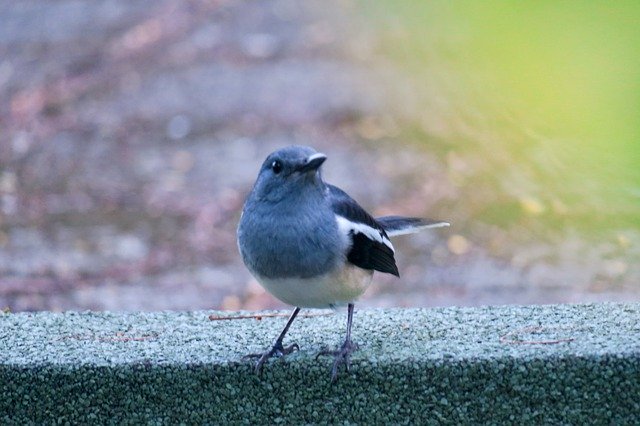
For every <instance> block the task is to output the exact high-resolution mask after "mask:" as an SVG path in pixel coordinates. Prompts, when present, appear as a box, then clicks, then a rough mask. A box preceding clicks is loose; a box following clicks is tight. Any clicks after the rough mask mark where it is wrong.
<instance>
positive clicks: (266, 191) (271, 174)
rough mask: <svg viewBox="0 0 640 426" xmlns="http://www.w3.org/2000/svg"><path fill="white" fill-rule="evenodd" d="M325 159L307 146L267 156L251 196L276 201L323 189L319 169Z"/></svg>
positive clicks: (296, 146) (291, 148)
mask: <svg viewBox="0 0 640 426" xmlns="http://www.w3.org/2000/svg"><path fill="white" fill-rule="evenodd" d="M326 159H327V156H326V155H324V154H322V153H319V152H317V151H316V150H315V149H313V148H310V147H308V146H299V145H293V146H288V147H286V148H282V149H279V150H277V151H275V152H272V153H271V154H269V156H268V157H267V158H266V160H264V163H262V167H261V168H260V173H259V174H258V179H257V180H256V183H255V185H254V188H253V191H254V196H256V197H257V198H258V199H260V200H265V201H271V202H278V201H280V200H282V199H283V198H284V197H287V196H298V195H303V194H304V193H305V192H308V191H311V190H313V189H321V188H322V187H323V185H324V184H323V183H322V178H321V177H320V166H321V165H322V163H324V161H325V160H326Z"/></svg>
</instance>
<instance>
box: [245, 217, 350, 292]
mask: <svg viewBox="0 0 640 426" xmlns="http://www.w3.org/2000/svg"><path fill="white" fill-rule="evenodd" d="M238 246H239V248H240V252H241V254H242V258H243V260H244V262H245V264H246V265H247V267H248V268H249V270H251V272H253V274H254V275H256V277H258V276H260V277H265V278H271V279H275V278H294V277H296V278H309V277H313V276H317V275H320V274H323V273H326V272H327V271H330V270H333V269H334V268H335V267H336V266H337V265H338V264H340V263H342V262H343V261H344V257H345V250H346V248H345V247H344V241H343V239H342V238H341V235H340V233H339V232H338V226H337V224H336V221H335V218H334V215H333V213H331V212H330V211H323V209H322V208H303V209H293V210H291V209H290V210H284V209H274V208H269V209H260V208H256V209H253V210H251V211H245V212H243V215H242V218H241V220H240V225H239V227H238Z"/></svg>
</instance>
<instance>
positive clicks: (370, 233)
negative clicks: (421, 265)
mask: <svg viewBox="0 0 640 426" xmlns="http://www.w3.org/2000/svg"><path fill="white" fill-rule="evenodd" d="M336 222H338V229H339V230H340V233H341V234H342V235H343V236H344V237H345V238H349V234H350V233H351V232H352V231H353V232H354V233H359V234H364V235H365V236H366V237H367V238H369V239H370V240H373V241H377V242H379V243H382V244H384V245H385V246H387V247H389V248H390V249H391V251H392V252H394V253H395V250H394V249H393V245H392V244H391V241H389V239H388V238H387V237H385V236H384V234H383V233H382V231H380V230H378V229H375V228H372V227H370V226H369V225H366V224H364V223H356V222H351V221H350V220H349V219H347V218H344V217H342V216H339V215H336Z"/></svg>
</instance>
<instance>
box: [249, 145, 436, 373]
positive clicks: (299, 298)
mask: <svg viewBox="0 0 640 426" xmlns="http://www.w3.org/2000/svg"><path fill="white" fill-rule="evenodd" d="M326 158H327V157H326V156H325V155H324V154H320V153H318V152H316V151H315V150H314V149H313V148H310V147H305V146H289V147H286V148H282V149H280V150H278V151H276V152H273V153H272V154H270V155H269V156H268V157H267V158H266V159H265V161H264V163H263V164H262V167H261V168H260V172H259V174H258V178H257V179H256V182H255V184H254V186H253V189H252V191H251V193H250V194H249V196H248V198H247V201H246V203H245V205H244V209H243V211H242V216H241V219H240V223H239V225H238V247H239V249H240V253H241V255H242V259H243V261H244V263H245V265H246V266H247V268H248V269H249V271H251V273H252V274H253V275H254V276H255V277H256V279H257V280H258V281H259V282H260V283H261V284H262V285H263V286H264V287H265V288H266V289H267V290H268V291H269V292H271V293H272V294H273V295H274V296H276V297H277V298H278V299H280V300H282V301H284V302H285V303H288V304H291V305H294V306H296V310H294V312H293V314H292V316H291V318H290V319H289V321H288V323H287V326H286V327H285V329H284V330H283V332H282V333H281V334H280V336H279V337H278V339H276V341H275V342H274V344H273V346H272V348H271V349H270V350H269V351H267V352H265V353H263V354H257V356H258V357H259V358H260V359H259V361H258V363H257V365H256V370H257V371H260V370H261V368H262V365H263V364H264V362H265V361H266V360H267V359H268V358H269V357H271V356H274V355H278V354H279V355H286V354H287V353H289V352H291V351H292V350H294V349H295V347H296V345H291V346H289V347H284V346H283V345H282V340H283V338H284V335H285V334H286V332H287V330H288V329H289V326H290V325H291V323H292V322H293V320H294V318H295V317H296V315H297V313H298V312H299V310H300V307H312V308H326V307H334V306H339V305H345V304H346V305H348V312H349V316H348V323H347V338H346V340H345V343H344V344H343V345H342V347H341V348H340V349H339V350H337V351H324V352H323V353H325V354H329V353H330V354H333V355H335V357H336V360H335V363H334V366H333V370H332V378H333V379H334V380H335V378H336V374H337V369H338V367H339V366H340V365H346V366H347V367H348V364H349V355H350V353H351V352H352V351H353V350H355V348H356V345H355V344H354V343H353V342H352V341H351V320H352V316H353V306H354V305H353V302H354V300H355V299H357V298H358V297H359V296H360V295H362V293H364V291H365V290H366V289H367V287H368V286H369V284H370V282H371V277H372V275H373V272H374V271H380V272H384V273H389V274H393V275H396V276H399V272H398V268H397V266H396V262H395V251H394V249H393V245H392V244H391V241H390V240H389V236H395V235H402V234H407V233H412V232H417V231H419V230H421V229H425V228H432V227H439V226H448V223H446V222H439V221H433V220H427V219H420V218H407V217H402V216H385V217H381V218H378V219H375V218H373V217H372V216H371V215H370V214H369V213H367V212H366V211H365V210H364V209H363V208H362V207H360V205H359V204H358V203H357V202H356V201H355V200H353V199H352V198H351V197H350V196H349V195H348V194H347V193H345V192H344V191H342V190H341V189H340V188H338V187H336V186H333V185H330V184H327V183H325V182H324V181H323V180H322V177H321V173H320V166H321V165H322V164H323V163H324V161H325V160H326Z"/></svg>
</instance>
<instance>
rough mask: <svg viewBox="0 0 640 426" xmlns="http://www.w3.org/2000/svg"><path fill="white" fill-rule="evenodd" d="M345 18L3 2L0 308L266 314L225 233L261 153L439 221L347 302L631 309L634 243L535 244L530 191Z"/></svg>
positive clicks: (318, 8) (337, 4) (304, 10)
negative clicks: (302, 156) (499, 217)
mask: <svg viewBox="0 0 640 426" xmlns="http://www.w3.org/2000/svg"><path fill="white" fill-rule="evenodd" d="M357 7H358V6H357V5H354V4H353V3H351V2H343V1H337V0H336V1H331V2H330V3H327V2H322V1H305V2H296V1H293V0H270V1H259V2H257V1H256V2H244V1H218V2H217V1H183V2H179V1H153V2H152V1H142V0H141V1H136V2H129V1H124V0H102V1H93V2H83V1H76V0H56V1H49V2H40V1H21V2H19V3H14V2H10V1H0V97H1V99H3V100H4V102H1V103H0V194H1V199H0V201H1V204H0V208H1V209H0V230H1V233H0V308H3V307H8V308H10V309H11V310H14V311H19V310H41V309H47V310H67V309H75V310H84V309H95V310H102V309H108V310H161V309H208V308H224V309H237V308H246V309H259V308H272V307H280V306H283V305H282V304H281V303H280V302H278V301H276V300H275V299H273V298H271V297H270V296H269V295H267V294H266V293H264V291H262V289H261V288H260V287H259V286H258V285H257V283H255V282H254V281H253V280H252V278H251V277H250V275H249V274H248V272H247V271H246V269H245V268H244V266H243V265H242V262H241V260H240V258H239V255H238V254H237V249H236V245H235V227H236V224H237V221H238V217H239V212H240V210H241V207H242V202H243V200H244V197H245V196H246V194H247V192H248V191H249V189H250V187H251V185H252V183H253V180H254V179H255V175H256V173H257V170H258V167H259V165H260V163H261V162H262V159H263V158H264V157H265V156H266V155H267V154H268V153H269V152H271V151H272V150H273V149H276V148H277V147H280V146H283V145H287V144H292V143H297V144H306V145H311V146H314V147H316V148H317V149H318V150H320V151H323V152H325V153H326V154H328V156H329V160H328V161H327V163H326V165H325V178H326V179H327V180H328V181H330V182H332V183H336V184H338V185H339V186H341V187H343V188H344V189H345V190H347V191H348V192H350V193H351V194H352V195H354V196H355V198H356V199H358V200H359V201H360V202H361V204H363V206H365V207H366V208H368V209H370V210H373V211H374V212H375V213H376V214H380V215H381V214H389V213H392V212H394V213H402V214H409V215H426V216H430V217H434V218H438V219H448V220H450V221H451V222H452V223H453V226H452V228H450V229H445V230H440V231H437V232H430V233H423V234H420V235H414V236H410V237H405V238H403V239H400V240H397V241H396V242H395V243H394V244H395V245H396V251H397V252H398V256H397V257H398V263H399V267H400V271H401V275H402V277H401V278H400V279H399V280H397V279H395V278H390V277H384V276H380V275H376V277H377V278H376V279H375V280H374V285H373V286H372V288H371V289H370V290H369V291H368V293H367V294H366V295H365V297H364V298H363V305H368V306H433V305H452V304H455V305H479V304H502V303H522V304H525V303H526V304H528V303H549V302H578V301H580V302H585V301H592V300H613V301H623V300H627V301H629V300H636V301H637V300H640V290H639V289H638V284H637V283H638V282H640V266H638V265H640V262H638V261H639V260H640V232H639V231H638V230H637V229H636V228H634V227H633V226H629V225H628V224H626V225H625V224H621V225H620V226H609V227H607V229H606V230H603V232H600V233H598V234H596V235H593V234H589V235H585V234H584V233H583V232H582V230H581V229H576V228H573V227H572V226H570V224H567V223H561V225H560V226H557V225H556V226H555V227H553V229H551V230H549V229H548V228H547V225H548V224H547V223H544V224H543V223H542V222H543V216H541V215H540V213H542V212H543V211H544V210H545V206H546V204H545V205H541V202H540V201H539V199H537V198H535V197H530V198H528V197H526V196H521V197H515V196H513V194H512V193H510V192H509V190H508V188H509V185H511V186H512V187H513V186H514V185H520V186H527V185H533V186H536V185H538V184H539V183H538V182H536V181H535V180H534V179H533V178H532V177H531V176H530V175H528V174H527V173H524V174H518V173H514V171H513V170H511V169H509V168H508V167H505V168H496V169H490V170H487V168H486V167H485V165H486V164H487V163H485V161H484V157H483V156H486V157H493V158H494V159H495V158H500V157H501V153H500V152H491V150H490V149H489V147H488V146H487V145H486V144H483V143H482V142H483V141H484V140H485V139H486V138H485V133H486V132H485V131H486V129H484V128H477V127H473V126H471V127H470V126H469V121H468V120H465V117H468V116H474V114H476V111H459V110H455V109H452V108H451V105H450V103H449V102H450V100H449V99H448V97H447V96H448V92H447V89H448V88H447V87H446V86H436V85H434V86H427V87H428V89H427V90H421V91H418V90H417V89H416V86H415V85H413V84H412V79H411V76H408V75H405V74H403V71H400V70H398V69H396V68H395V67H394V65H393V63H392V62H391V61H389V60H386V59H385V58H384V56H383V55H381V53H380V52H381V50H380V48H379V46H380V44H381V43H383V41H381V40H380V38H379V35H378V34H377V33H376V31H375V29H374V28H372V27H371V26H370V25H369V24H368V23H367V22H365V21H363V20H362V19H361V18H358V17H357V15H358V10H357V9H356V8H357ZM432 67H433V66H432ZM433 68H434V78H435V77H437V76H438V75H440V74H442V73H443V72H445V71H443V70H438V69H437V67H433ZM434 81H436V80H434ZM425 98H426V99H429V100H430V101H429V102H428V103H427V104H423V103H421V101H420V100H421V99H425ZM425 105H426V106H425ZM418 108H419V109H420V110H419V111H418V112H419V114H417V113H416V109H418ZM425 108H426V109H425ZM471 122H473V121H471ZM476 122H477V121H476ZM461 128H463V129H465V130H464V132H461V131H460V129H461ZM461 135H462V136H461ZM505 137H508V136H505ZM458 141H460V144H464V147H465V149H460V150H458V149H455V144H456V143H457V142H458ZM474 146H477V147H478V148H476V149H475V150H474V148H473V147H474ZM470 147H471V148H470ZM506 158H507V160H508V156H507V157H506ZM505 161H506V160H505ZM488 164H495V163H491V162H490V163H488ZM495 182H507V185H506V187H507V189H505V185H499V184H495ZM549 205H550V206H551V208H552V209H554V210H557V211H560V212H561V211H562V209H563V204H562V202H561V201H558V202H557V203H556V204H553V202H551V203H550V204H549ZM495 209H499V210H503V209H507V210H508V209H513V210H515V211H517V212H518V213H517V214H515V216H517V220H513V221H510V222H509V223H507V224H504V223H497V222H496V221H493V220H492V217H493V216H494V215H495V214H494V212H495ZM633 212H635V211H633ZM604 221H606V219H605V220H604ZM596 226H599V225H598V224H597V221H596Z"/></svg>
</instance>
